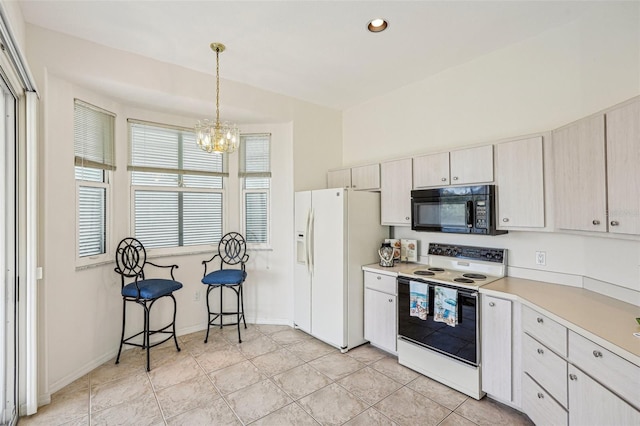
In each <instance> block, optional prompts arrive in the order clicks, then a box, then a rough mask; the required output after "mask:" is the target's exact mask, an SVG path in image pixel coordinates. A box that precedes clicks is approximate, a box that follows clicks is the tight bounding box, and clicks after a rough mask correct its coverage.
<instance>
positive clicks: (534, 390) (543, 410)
mask: <svg viewBox="0 0 640 426" xmlns="http://www.w3.org/2000/svg"><path fill="white" fill-rule="evenodd" d="M563 378H564V377H563ZM522 410H523V411H524V412H525V413H526V414H527V415H528V416H529V418H530V419H531V420H533V422H534V423H535V424H537V425H554V426H557V425H563V426H566V425H567V422H568V421H569V419H568V416H567V412H566V411H565V409H564V408H562V406H561V405H560V404H558V402H557V401H556V400H554V399H553V397H552V396H551V394H549V393H548V392H547V391H546V390H545V389H544V388H543V387H542V386H540V385H538V383H536V382H535V381H533V379H532V378H531V377H530V376H529V375H528V374H526V373H525V374H523V377H522Z"/></svg>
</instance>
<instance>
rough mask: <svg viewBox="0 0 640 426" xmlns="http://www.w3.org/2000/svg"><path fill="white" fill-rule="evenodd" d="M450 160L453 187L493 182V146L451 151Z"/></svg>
mask: <svg viewBox="0 0 640 426" xmlns="http://www.w3.org/2000/svg"><path fill="white" fill-rule="evenodd" d="M449 158H450V160H451V184H452V185H460V184H469V183H482V182H492V181H493V145H486V146H479V147H476V148H467V149H461V150H458V151H451V152H450V153H449Z"/></svg>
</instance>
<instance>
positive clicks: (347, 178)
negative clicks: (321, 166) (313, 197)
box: [327, 169, 351, 188]
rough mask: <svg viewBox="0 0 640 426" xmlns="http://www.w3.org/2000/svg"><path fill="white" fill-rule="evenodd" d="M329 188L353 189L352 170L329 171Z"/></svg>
mask: <svg viewBox="0 0 640 426" xmlns="http://www.w3.org/2000/svg"><path fill="white" fill-rule="evenodd" d="M327 188H351V169H340V170H329V171H328V172H327Z"/></svg>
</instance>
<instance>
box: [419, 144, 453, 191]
mask: <svg viewBox="0 0 640 426" xmlns="http://www.w3.org/2000/svg"><path fill="white" fill-rule="evenodd" d="M449 183H450V182H449V153H448V152H441V153H439V154H429V155H421V156H419V157H414V158H413V188H414V189H419V188H428V187H430V186H442V185H449Z"/></svg>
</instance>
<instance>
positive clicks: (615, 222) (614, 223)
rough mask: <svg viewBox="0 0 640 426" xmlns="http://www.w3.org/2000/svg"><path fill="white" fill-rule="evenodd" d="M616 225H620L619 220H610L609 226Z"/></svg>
mask: <svg viewBox="0 0 640 426" xmlns="http://www.w3.org/2000/svg"><path fill="white" fill-rule="evenodd" d="M618 225H620V222H618V221H617V220H612V221H611V226H618Z"/></svg>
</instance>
